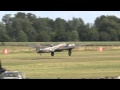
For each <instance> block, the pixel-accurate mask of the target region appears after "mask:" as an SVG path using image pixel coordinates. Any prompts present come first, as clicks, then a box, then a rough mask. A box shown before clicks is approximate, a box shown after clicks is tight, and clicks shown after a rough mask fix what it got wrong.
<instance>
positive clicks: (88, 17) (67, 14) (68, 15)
mask: <svg viewBox="0 0 120 90" xmlns="http://www.w3.org/2000/svg"><path fill="white" fill-rule="evenodd" d="M18 12H24V13H26V14H27V13H32V14H35V15H36V16H37V17H41V18H46V17H48V18H50V19H53V20H55V19H56V18H58V17H59V18H62V19H65V20H72V18H73V17H75V18H82V20H83V21H84V22H85V23H94V21H95V19H96V18H97V17H100V16H101V15H114V16H116V17H118V18H120V11H0V21H2V17H3V16H4V15H5V14H11V15H12V17H13V16H14V14H17V13H18Z"/></svg>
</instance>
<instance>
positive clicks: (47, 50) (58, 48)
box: [36, 43, 75, 56]
mask: <svg viewBox="0 0 120 90" xmlns="http://www.w3.org/2000/svg"><path fill="white" fill-rule="evenodd" d="M74 48H75V44H66V43H60V44H57V45H54V44H52V45H50V46H45V47H42V46H36V51H37V53H40V54H41V53H51V56H54V52H61V51H63V50H68V55H69V56H71V54H72V49H74Z"/></svg>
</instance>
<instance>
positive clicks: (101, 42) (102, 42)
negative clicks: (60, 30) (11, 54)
mask: <svg viewBox="0 0 120 90" xmlns="http://www.w3.org/2000/svg"><path fill="white" fill-rule="evenodd" d="M58 43H60V42H0V45H6V46H8V45H9V46H13V45H14V46H30V45H35V44H41V45H50V44H58ZM66 43H75V44H76V45H86V44H88V45H93V46H95V45H96V46H99V45H104V46H106V45H116V46H118V45H119V46H120V42H119V41H89V42H85V41H82V42H66Z"/></svg>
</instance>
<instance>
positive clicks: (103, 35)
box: [100, 31, 111, 41]
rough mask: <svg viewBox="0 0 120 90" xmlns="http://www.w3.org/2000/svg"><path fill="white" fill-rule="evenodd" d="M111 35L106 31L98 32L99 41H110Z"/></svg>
mask: <svg viewBox="0 0 120 90" xmlns="http://www.w3.org/2000/svg"><path fill="white" fill-rule="evenodd" d="M110 40H111V37H110V35H109V34H108V33H106V32H104V31H102V32H100V41H110Z"/></svg>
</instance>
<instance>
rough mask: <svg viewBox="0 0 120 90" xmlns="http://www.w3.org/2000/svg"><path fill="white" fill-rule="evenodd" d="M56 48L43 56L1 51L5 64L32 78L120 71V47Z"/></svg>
mask: <svg viewBox="0 0 120 90" xmlns="http://www.w3.org/2000/svg"><path fill="white" fill-rule="evenodd" d="M67 53H68V52H66V51H63V52H56V53H55V56H54V57H51V55H50V53H44V54H42V55H41V56H40V55H39V54H37V53H36V52H34V51H25V52H14V53H13V52H12V53H9V54H6V55H5V54H2V53H0V59H1V60H2V64H3V67H4V68H6V69H9V70H17V71H22V72H24V73H25V75H26V77H27V78H32V79H57V78H61V79H71V78H72V79H79V78H100V77H106V76H107V77H108V78H111V77H116V76H119V75H120V50H107V51H102V52H100V51H97V50H96V51H73V53H72V56H68V54H67Z"/></svg>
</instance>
